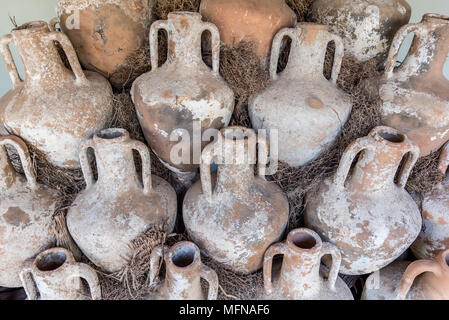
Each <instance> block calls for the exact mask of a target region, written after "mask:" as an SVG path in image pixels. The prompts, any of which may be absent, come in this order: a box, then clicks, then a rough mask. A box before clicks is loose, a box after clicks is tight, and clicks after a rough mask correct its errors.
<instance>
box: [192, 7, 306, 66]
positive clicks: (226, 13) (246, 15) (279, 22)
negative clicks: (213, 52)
mask: <svg viewBox="0 0 449 320" xmlns="http://www.w3.org/2000/svg"><path fill="white" fill-rule="evenodd" d="M200 13H201V14H202V16H203V17H204V19H205V20H206V21H210V22H212V23H214V24H215V25H217V27H218V30H220V36H221V40H222V42H223V43H224V44H226V45H227V46H229V47H232V46H234V45H236V44H238V43H239V42H241V41H251V42H253V43H254V45H255V53H256V54H257V55H258V56H259V57H260V58H261V60H262V61H263V63H264V64H265V62H266V61H267V60H268V57H269V53H270V49H271V42H272V41H273V37H274V36H275V35H276V33H277V32H278V31H279V30H280V29H282V28H287V27H294V26H295V24H296V20H297V17H296V15H295V13H294V12H293V10H292V9H290V7H289V6H288V5H287V4H286V3H285V0H202V1H201V6H200Z"/></svg>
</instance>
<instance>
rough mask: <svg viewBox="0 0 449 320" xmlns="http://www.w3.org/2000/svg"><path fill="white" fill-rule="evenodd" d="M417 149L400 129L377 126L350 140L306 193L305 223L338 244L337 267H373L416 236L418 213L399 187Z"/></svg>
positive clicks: (355, 270)
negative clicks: (330, 172) (333, 167)
mask: <svg viewBox="0 0 449 320" xmlns="http://www.w3.org/2000/svg"><path fill="white" fill-rule="evenodd" d="M358 154H361V155H360V157H359V159H358V161H357V163H356V166H355V168H354V169H353V171H352V173H350V168H351V164H352V163H353V161H354V159H355V158H356V156H357V155H358ZM418 155H419V149H418V148H417V147H416V146H415V145H414V144H412V143H411V142H410V140H408V139H407V138H406V137H405V136H404V135H402V134H401V133H399V132H398V131H396V130H394V129H392V128H388V127H377V128H375V129H373V131H372V132H371V133H370V135H369V136H368V137H365V138H360V139H358V140H357V141H355V142H354V143H353V144H351V145H350V146H349V147H348V148H347V149H346V151H345V153H344V155H343V157H342V159H341V161H340V165H339V168H338V170H337V173H336V174H335V175H334V177H333V178H331V179H326V180H325V181H324V182H323V183H322V184H321V186H320V189H319V191H318V193H316V194H313V195H312V194H309V195H308V203H307V208H306V225H307V226H308V227H310V228H312V229H313V230H316V231H317V232H318V233H319V234H320V235H321V237H322V238H323V239H326V240H328V241H330V242H331V243H333V244H335V245H337V246H338V248H340V250H341V254H342V268H341V273H343V274H348V275H361V274H366V273H371V272H374V271H376V270H379V269H380V268H382V267H384V266H386V265H388V264H389V263H391V262H392V261H394V260H395V259H396V258H397V257H399V256H400V255H401V254H402V253H403V252H404V251H405V250H406V249H407V248H408V247H410V245H411V244H412V243H413V241H414V240H415V239H416V237H417V236H418V234H419V232H420V230H421V225H422V219H421V215H420V212H419V209H418V207H417V205H416V203H415V202H414V201H413V199H412V197H411V196H410V195H409V194H408V193H407V191H406V190H405V189H404V187H405V184H406V182H407V180H408V177H409V174H410V172H411V170H412V168H413V166H414V164H415V162H416V160H417V158H418ZM403 159H404V161H405V162H404V163H402V162H403ZM401 164H402V165H401ZM398 170H399V175H398V176H397V172H398ZM396 176H397V178H396Z"/></svg>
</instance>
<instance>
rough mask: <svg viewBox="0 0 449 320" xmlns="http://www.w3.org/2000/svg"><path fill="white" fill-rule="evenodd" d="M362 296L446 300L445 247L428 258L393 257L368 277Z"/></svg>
mask: <svg viewBox="0 0 449 320" xmlns="http://www.w3.org/2000/svg"><path fill="white" fill-rule="evenodd" d="M362 299H363V300H398V299H399V300H449V250H446V251H441V252H440V253H439V254H438V255H437V256H436V257H435V258H434V259H432V260H417V261H414V262H409V261H396V262H393V263H392V264H390V265H389V266H387V267H385V268H384V269H382V270H380V271H379V272H376V273H374V274H372V275H370V276H369V277H368V279H367V280H366V284H365V288H364V289H363V294H362Z"/></svg>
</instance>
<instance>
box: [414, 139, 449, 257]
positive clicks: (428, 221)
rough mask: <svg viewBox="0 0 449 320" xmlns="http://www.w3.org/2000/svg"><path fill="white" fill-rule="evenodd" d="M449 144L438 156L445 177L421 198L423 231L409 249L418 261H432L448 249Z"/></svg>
mask: <svg viewBox="0 0 449 320" xmlns="http://www.w3.org/2000/svg"><path fill="white" fill-rule="evenodd" d="M448 165H449V143H447V144H446V146H445V147H444V148H443V150H442V152H441V155H440V162H439V168H440V172H441V173H442V174H443V175H444V176H445V179H444V181H443V182H441V183H439V184H438V185H437V186H436V187H435V189H434V190H432V191H431V192H429V193H428V194H425V195H424V196H423V202H422V205H421V206H422V218H423V229H422V231H421V233H420V234H419V236H418V239H416V241H415V242H414V243H413V245H412V247H411V249H412V252H413V254H414V255H415V256H416V257H417V258H419V259H433V258H435V257H436V256H437V254H438V253H440V252H441V251H444V250H447V249H449V177H448V176H447V168H448Z"/></svg>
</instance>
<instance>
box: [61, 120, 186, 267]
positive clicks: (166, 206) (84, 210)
mask: <svg viewBox="0 0 449 320" xmlns="http://www.w3.org/2000/svg"><path fill="white" fill-rule="evenodd" d="M88 149H93V150H94V151H95V159H96V165H97V169H98V179H97V180H96V181H95V180H94V175H93V174H92V168H91V166H90V164H89V161H88ZM133 150H134V151H137V152H138V153H139V155H140V158H141V159H142V176H141V177H140V176H138V175H137V171H136V166H135V164H134V157H133ZM80 160H81V167H82V170H83V174H84V178H85V180H86V184H87V187H86V189H85V190H84V191H83V192H81V193H80V194H79V195H78V197H77V198H76V200H75V201H74V203H73V205H72V206H71V208H70V209H69V211H68V213H67V227H68V230H69V232H70V234H71V235H72V237H73V239H74V240H75V242H76V244H77V245H78V246H79V248H80V249H81V251H82V252H83V253H84V254H85V255H86V256H87V257H88V258H89V259H90V261H92V262H93V263H94V264H95V265H97V266H98V267H100V268H102V269H103V270H105V271H108V272H115V271H118V270H120V269H121V268H122V267H123V266H124V265H126V263H127V261H128V259H129V258H130V255H131V248H130V246H129V245H130V243H131V241H133V240H134V239H136V238H137V237H138V236H140V235H141V234H142V233H144V232H145V231H147V230H148V229H150V228H151V227H163V228H164V230H165V231H166V232H171V231H172V230H173V228H174V225H175V220H176V210H177V204H176V193H175V191H174V189H173V188H172V187H171V186H170V185H169V184H168V182H166V181H165V180H163V179H161V178H159V177H157V176H154V175H152V174H151V160H150V151H149V149H148V148H147V147H146V146H145V145H144V144H143V143H141V142H139V141H136V140H131V139H130V137H129V133H128V132H127V131H126V130H123V129H107V130H103V131H101V132H99V133H98V134H96V135H95V136H94V138H93V139H91V140H87V141H85V142H84V143H83V144H82V147H81V151H80Z"/></svg>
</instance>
